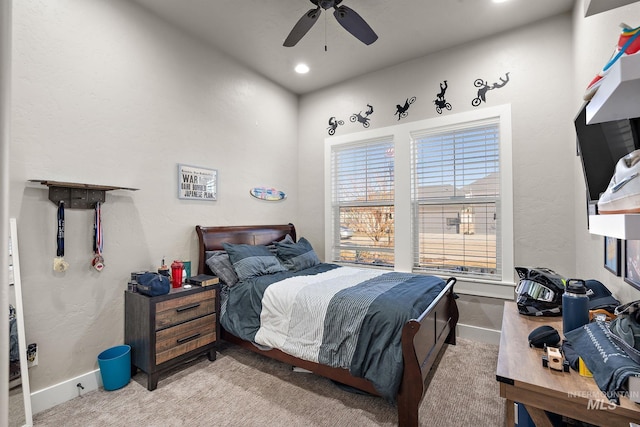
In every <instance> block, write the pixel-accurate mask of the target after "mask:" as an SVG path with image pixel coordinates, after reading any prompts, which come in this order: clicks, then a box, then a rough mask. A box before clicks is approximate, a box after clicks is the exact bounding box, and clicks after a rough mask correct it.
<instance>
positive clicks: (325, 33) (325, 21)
mask: <svg viewBox="0 0 640 427" xmlns="http://www.w3.org/2000/svg"><path fill="white" fill-rule="evenodd" d="M324 51H325V52H326V51H327V14H326V13H325V14H324Z"/></svg>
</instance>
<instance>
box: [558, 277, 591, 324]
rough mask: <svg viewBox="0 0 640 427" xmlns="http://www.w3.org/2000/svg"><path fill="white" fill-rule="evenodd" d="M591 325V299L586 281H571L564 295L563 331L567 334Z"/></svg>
mask: <svg viewBox="0 0 640 427" xmlns="http://www.w3.org/2000/svg"><path fill="white" fill-rule="evenodd" d="M587 323H589V297H588V296H587V288H586V286H585V285H584V280H579V279H569V280H567V285H566V287H565V291H564V294H562V331H563V332H564V333H565V334H566V333H567V332H569V331H572V330H574V329H577V328H579V327H581V326H583V325H586V324H587Z"/></svg>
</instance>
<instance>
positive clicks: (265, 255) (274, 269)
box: [222, 243, 287, 280]
mask: <svg viewBox="0 0 640 427" xmlns="http://www.w3.org/2000/svg"><path fill="white" fill-rule="evenodd" d="M222 246H223V247H224V249H225V250H226V251H227V254H229V259H230V260H231V264H233V269H234V270H235V271H236V274H237V275H238V278H239V279H240V280H245V279H249V278H251V277H255V276H262V275H265V274H272V273H278V272H280V271H287V269H286V268H285V267H284V266H283V265H282V264H280V261H279V260H278V258H277V257H276V256H275V255H274V254H273V253H271V251H270V250H269V249H268V248H267V247H266V246H254V245H245V244H239V245H234V244H231V243H223V244H222Z"/></svg>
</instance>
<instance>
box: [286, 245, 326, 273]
mask: <svg viewBox="0 0 640 427" xmlns="http://www.w3.org/2000/svg"><path fill="white" fill-rule="evenodd" d="M276 248H277V250H278V258H280V259H281V260H282V264H283V265H284V266H285V267H287V269H288V270H293V271H300V270H304V269H305V268H309V267H313V266H314V265H318V264H320V259H319V258H318V255H317V254H316V253H315V251H314V250H313V247H311V243H309V241H308V240H307V239H305V238H304V237H302V238H301V239H300V240H299V241H298V243H285V242H276Z"/></svg>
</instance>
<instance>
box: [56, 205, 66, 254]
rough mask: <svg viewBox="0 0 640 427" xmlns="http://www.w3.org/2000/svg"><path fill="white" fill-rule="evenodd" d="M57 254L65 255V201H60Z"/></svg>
mask: <svg viewBox="0 0 640 427" xmlns="http://www.w3.org/2000/svg"><path fill="white" fill-rule="evenodd" d="M56 244H57V250H56V256H59V257H63V256H64V201H63V200H60V202H59V203H58V233H57V242H56Z"/></svg>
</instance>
